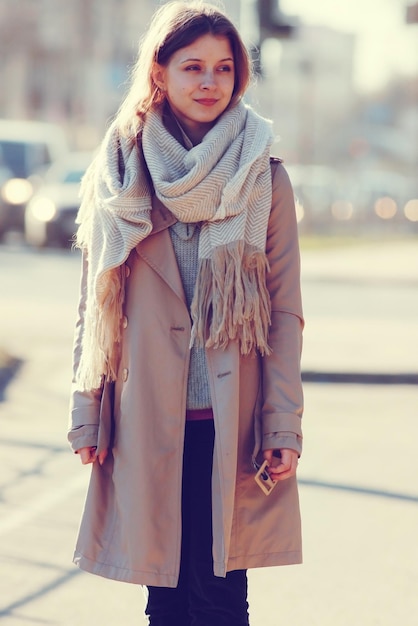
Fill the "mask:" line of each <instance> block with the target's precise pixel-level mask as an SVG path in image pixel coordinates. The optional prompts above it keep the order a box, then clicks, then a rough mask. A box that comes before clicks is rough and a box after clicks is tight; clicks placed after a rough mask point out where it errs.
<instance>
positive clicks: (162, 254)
mask: <svg viewBox="0 0 418 626" xmlns="http://www.w3.org/2000/svg"><path fill="white" fill-rule="evenodd" d="M151 221H152V231H151V233H150V234H149V235H148V237H146V238H145V239H143V240H142V241H141V242H140V243H139V244H138V245H137V246H136V253H137V254H138V256H140V257H141V258H142V259H143V260H144V261H145V262H146V263H147V264H148V265H149V266H150V267H152V269H153V270H154V271H155V272H157V274H158V275H159V276H160V278H162V279H163V280H164V282H165V283H167V285H168V286H169V287H170V288H171V289H172V290H173V291H174V292H175V293H176V295H177V296H178V297H179V298H180V299H181V300H182V301H183V302H184V303H185V304H186V297H185V295H184V289H183V283H182V281H181V276H180V272H179V270H178V265H177V259H176V255H175V253H174V248H173V244H172V243H171V237H170V233H169V232H168V228H169V227H170V226H172V225H173V224H175V223H176V222H177V219H176V218H175V217H174V215H173V214H172V213H171V212H170V211H169V210H168V209H167V207H165V206H164V205H163V203H162V202H161V201H160V200H159V199H158V198H157V197H156V196H155V195H154V196H153V198H152V211H151ZM186 306H187V305H186Z"/></svg>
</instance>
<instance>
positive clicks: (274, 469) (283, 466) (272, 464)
mask: <svg viewBox="0 0 418 626" xmlns="http://www.w3.org/2000/svg"><path fill="white" fill-rule="evenodd" d="M273 452H274V450H264V452H263V456H264V458H265V459H266V460H267V461H268V463H269V467H268V468H267V471H268V473H269V475H270V477H271V479H272V481H273V482H277V481H278V480H286V478H290V477H291V476H295V475H296V469H297V466H298V453H297V452H296V450H290V449H289V448H281V449H280V455H281V456H280V458H279V457H276V456H273Z"/></svg>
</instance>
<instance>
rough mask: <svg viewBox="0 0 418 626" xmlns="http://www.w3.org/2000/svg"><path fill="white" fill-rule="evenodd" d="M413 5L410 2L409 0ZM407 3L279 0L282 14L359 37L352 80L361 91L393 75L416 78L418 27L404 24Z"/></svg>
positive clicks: (390, 0) (405, 0)
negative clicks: (413, 76)
mask: <svg viewBox="0 0 418 626" xmlns="http://www.w3.org/2000/svg"><path fill="white" fill-rule="evenodd" d="M411 2H412V0H411ZM407 3H408V0H345V1H344V2H340V1H339V0H281V2H280V7H281V10H282V11H283V12H284V13H287V14H288V15H295V16H298V17H300V18H301V20H302V21H304V22H305V23H308V24H324V25H327V26H331V27H333V28H336V29H337V30H341V31H344V32H352V33H355V34H356V35H357V37H358V40H357V46H356V57H355V77H354V80H355V82H356V84H357V86H358V87H359V89H360V90H362V91H374V90H376V89H379V88H380V87H382V86H384V85H385V84H386V83H387V81H388V79H390V77H391V76H392V75H393V74H399V73H401V74H406V75H415V76H418V24H406V21H405V12H406V8H405V7H406V5H407Z"/></svg>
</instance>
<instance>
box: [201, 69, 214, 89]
mask: <svg viewBox="0 0 418 626" xmlns="http://www.w3.org/2000/svg"><path fill="white" fill-rule="evenodd" d="M215 86H216V82H215V76H214V73H213V71H211V70H208V71H206V72H205V73H204V75H203V76H202V83H201V88H202V89H213V87H215Z"/></svg>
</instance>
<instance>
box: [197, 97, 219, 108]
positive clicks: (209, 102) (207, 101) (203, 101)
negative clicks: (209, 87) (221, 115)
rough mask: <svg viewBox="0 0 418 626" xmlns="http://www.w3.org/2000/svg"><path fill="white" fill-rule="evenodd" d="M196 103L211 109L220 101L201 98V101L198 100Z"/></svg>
mask: <svg viewBox="0 0 418 626" xmlns="http://www.w3.org/2000/svg"><path fill="white" fill-rule="evenodd" d="M196 102H197V103H198V104H202V105H203V106H206V107H210V106H213V105H214V104H216V103H217V102H218V101H217V100H216V98H201V99H199V100H196Z"/></svg>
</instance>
